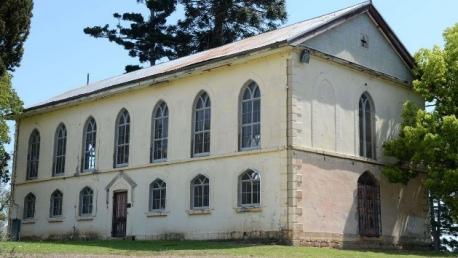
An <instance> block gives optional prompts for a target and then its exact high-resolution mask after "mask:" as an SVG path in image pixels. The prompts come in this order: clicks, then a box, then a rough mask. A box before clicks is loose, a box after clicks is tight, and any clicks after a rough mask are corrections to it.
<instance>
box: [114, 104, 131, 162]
mask: <svg viewBox="0 0 458 258" xmlns="http://www.w3.org/2000/svg"><path fill="white" fill-rule="evenodd" d="M129 139H130V116H129V112H127V110H126V109H122V110H121V111H120V112H119V114H118V117H117V119H116V139H115V162H114V165H115V167H121V166H127V165H128V164H129Z"/></svg>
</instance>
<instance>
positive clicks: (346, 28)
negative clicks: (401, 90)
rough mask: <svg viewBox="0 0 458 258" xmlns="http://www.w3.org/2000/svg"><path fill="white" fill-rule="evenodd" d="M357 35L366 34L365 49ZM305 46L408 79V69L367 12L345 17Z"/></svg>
mask: <svg viewBox="0 0 458 258" xmlns="http://www.w3.org/2000/svg"><path fill="white" fill-rule="evenodd" d="M361 34H365V35H367V37H368V43H369V47H368V48H363V47H361V42H360V40H361ZM305 45H306V46H308V47H311V48H314V49H316V50H319V51H321V52H324V53H327V54H330V55H332V56H336V57H339V58H342V59H345V60H347V61H350V62H353V63H356V64H359V65H362V66H365V67H368V68H371V69H373V70H376V71H378V72H382V73H385V74H388V75H391V76H394V77H396V78H398V79H401V80H403V81H409V82H410V81H411V80H412V74H411V72H410V70H409V68H408V67H407V66H406V64H405V63H404V62H403V61H402V59H401V58H400V56H399V55H398V54H397V53H396V51H395V50H394V48H393V47H392V45H391V44H390V43H389V42H388V41H387V40H386V38H385V36H384V35H383V34H382V33H381V31H380V29H379V28H377V25H376V24H375V23H374V22H373V21H372V18H371V17H370V16H369V15H367V14H361V15H359V16H356V17H353V18H351V19H349V20H348V21H346V22H345V23H344V24H342V25H340V26H337V27H334V28H333V29H331V30H329V31H327V32H326V33H323V34H321V35H319V36H317V37H314V38H312V39H310V40H308V41H306V42H305Z"/></svg>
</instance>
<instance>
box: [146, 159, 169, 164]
mask: <svg viewBox="0 0 458 258" xmlns="http://www.w3.org/2000/svg"><path fill="white" fill-rule="evenodd" d="M163 162H167V159H153V160H152V161H151V162H150V163H152V164H155V163H163Z"/></svg>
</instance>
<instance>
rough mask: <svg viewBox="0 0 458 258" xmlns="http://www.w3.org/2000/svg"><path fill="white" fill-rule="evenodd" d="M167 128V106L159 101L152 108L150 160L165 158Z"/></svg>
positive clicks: (157, 160) (162, 159)
mask: <svg viewBox="0 0 458 258" xmlns="http://www.w3.org/2000/svg"><path fill="white" fill-rule="evenodd" d="M168 130H169V108H168V106H167V103H165V102H164V101H162V100H161V101H159V102H158V103H157V104H156V106H155V108H154V109H153V115H152V125H151V148H150V149H151V150H150V162H160V161H165V160H167V150H168Z"/></svg>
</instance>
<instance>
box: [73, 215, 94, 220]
mask: <svg viewBox="0 0 458 258" xmlns="http://www.w3.org/2000/svg"><path fill="white" fill-rule="evenodd" d="M94 218H95V216H94V215H86V216H84V215H83V216H77V217H76V220H77V221H92V220H94Z"/></svg>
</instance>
